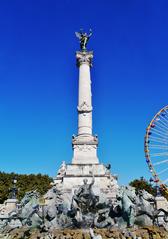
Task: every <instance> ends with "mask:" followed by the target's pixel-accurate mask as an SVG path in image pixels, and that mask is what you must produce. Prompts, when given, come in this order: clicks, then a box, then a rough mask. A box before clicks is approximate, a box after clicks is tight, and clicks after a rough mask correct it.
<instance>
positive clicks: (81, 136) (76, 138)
mask: <svg viewBox="0 0 168 239" xmlns="http://www.w3.org/2000/svg"><path fill="white" fill-rule="evenodd" d="M91 35H92V32H91V31H90V33H89V34H87V33H83V32H82V31H81V32H76V36H77V37H78V38H79V41H80V48H81V49H80V51H77V52H76V61H77V66H78V68H79V88H78V106H77V110H78V133H77V135H73V137H72V148H73V158H72V163H71V164H65V162H63V163H62V165H61V167H60V169H59V171H58V174H57V177H56V179H55V184H57V185H58V184H59V185H60V186H62V188H63V189H64V192H65V193H66V192H67V193H69V192H73V191H74V189H76V188H78V187H79V186H80V185H82V184H83V183H84V182H85V183H86V181H87V182H88V183H91V181H92V178H93V176H94V185H93V188H94V189H95V190H96V189H97V190H100V191H101V192H103V193H106V195H107V198H109V199H111V200H114V199H115V198H116V190H117V188H118V185H117V177H116V176H114V175H112V174H111V172H110V168H111V166H110V164H108V165H104V164H100V163H99V159H98V156H97V148H98V137H97V136H95V135H93V132H92V111H93V107H92V92H91V74H90V68H91V67H92V59H93V51H88V50H87V48H86V45H87V42H88V40H89V38H90V36H91Z"/></svg>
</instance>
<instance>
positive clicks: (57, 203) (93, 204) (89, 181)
mask: <svg viewBox="0 0 168 239" xmlns="http://www.w3.org/2000/svg"><path fill="white" fill-rule="evenodd" d="M91 35H92V32H91V31H90V33H89V34H87V33H84V32H83V31H80V32H77V33H76V36H77V37H78V38H79V42H80V51H77V52H76V60H77V66H78V67H79V92H78V107H77V109H78V132H77V135H74V136H73V137H72V148H73V158H72V162H71V164H66V163H65V162H63V163H62V165H61V166H60V168H59V170H58V173H57V176H56V178H55V180H54V183H53V185H52V187H51V188H50V189H49V190H48V192H47V193H46V194H45V195H39V193H38V192H37V191H36V190H34V191H30V192H26V194H25V195H24V197H23V198H22V200H21V201H20V202H18V201H17V200H16V198H15V196H16V195H15V192H14V198H11V199H8V200H6V201H5V202H4V204H3V205H1V206H0V238H6V239H12V238H46V239H47V238H57V239H60V238H78V239H82V238H91V239H101V238H103V239H104V238H118V239H119V238H123V239H124V238H132V239H133V238H149V237H150V238H151V239H152V238H153V239H154V238H158V239H159V238H168V237H167V235H168V233H166V232H165V233H166V234H164V235H165V236H164V235H163V233H164V232H163V230H159V228H158V226H159V227H164V229H166V230H168V202H167V200H166V199H165V198H164V197H162V196H161V195H156V197H155V196H153V195H151V194H150V193H148V192H146V191H145V190H140V189H135V188H133V187H131V186H120V187H119V186H118V183H117V177H116V176H114V175H112V174H111V171H110V169H111V167H110V164H108V165H104V164H101V163H99V159H98V156H97V147H98V137H97V136H94V135H93V133H92V94H91V77H90V68H91V66H92V59H93V52H92V51H88V50H87V48H86V46H87V43H88V40H89V38H90V36H91ZM14 189H15V187H14ZM41 196H42V197H41ZM142 226H145V227H144V229H140V228H141V227H142ZM153 226H157V228H156V229H155V228H154V227H153ZM93 227H94V228H98V230H99V231H98V232H99V233H101V235H97V236H95V235H94V231H93V229H92V228H93ZM89 228H90V236H89V235H86V234H87V233H88V231H86V230H88V229H89ZM105 228H106V231H105V230H104V229H105ZM136 228H138V230H136ZM34 229H36V230H34ZM83 229H86V230H83ZM101 229H103V230H102V231H101ZM113 229H114V230H113ZM139 229H140V230H139ZM66 230H70V231H66ZM153 230H154V231H153ZM66 233H67V234H66ZM68 233H70V234H68ZM144 233H146V234H144ZM35 234H36V236H35ZM18 235H20V237H19V236H18ZM65 235H70V236H67V237H66V236H65ZM144 235H146V236H144ZM149 235H150V236H149ZM152 235H154V237H153V236H152ZM31 236H32V237H31ZM88 236H89V237H88Z"/></svg>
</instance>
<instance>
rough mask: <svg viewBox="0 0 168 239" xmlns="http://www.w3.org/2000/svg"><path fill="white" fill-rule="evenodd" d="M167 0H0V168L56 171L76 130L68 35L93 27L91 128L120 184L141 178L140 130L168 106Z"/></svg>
mask: <svg viewBox="0 0 168 239" xmlns="http://www.w3.org/2000/svg"><path fill="white" fill-rule="evenodd" d="M167 7H168V3H167V1H156V0H151V1H149V0H141V1H137V0H132V1H131V0H127V1H125V0H119V1H111V0H97V1H95V0H93V1H89V0H85V1H76V0H57V1H54V0H53V1H52V0H50V1H42V0H41V1H37V0H33V1H30V0H29V1H26V0H25V1H22V0H16V1H13V0H5V1H1V2H0V32H1V37H0V162H1V166H0V170H1V171H5V172H12V171H14V172H17V173H39V172H40V173H45V174H49V175H50V176H54V175H56V171H57V169H58V167H59V165H60V164H61V162H62V161H63V160H65V161H66V162H71V159H72V148H71V136H72V134H74V133H76V132H77V110H76V109H77V87H78V69H77V68H76V65H75V51H76V50H78V49H79V44H78V41H77V39H76V38H75V35H74V32H75V31H77V30H79V29H80V28H81V27H82V28H84V29H86V30H88V29H89V28H92V30H93V37H92V38H91V40H90V42H89V45H88V48H89V49H90V50H93V51H94V62H93V63H94V67H93V68H92V70H91V74H92V93H93V108H94V111H93V127H94V133H95V134H98V137H99V141H100V144H99V149H98V155H99V159H100V162H103V163H108V162H110V163H111V165H112V172H113V173H115V174H118V175H119V182H120V183H122V184H126V183H128V182H129V181H130V180H132V179H134V178H139V177H140V176H144V177H146V178H149V177H150V174H149V172H148V169H147V166H146V163H145V158H144V152H143V141H144V135H145V129H146V127H147V125H148V123H149V122H150V120H151V119H152V117H153V116H154V114H155V113H156V112H157V111H158V110H159V109H160V108H162V107H163V106H165V105H167V103H168V99H167V98H168V97H167V95H168V94H167V92H168V88H167V87H168V83H167V79H168V68H167V65H168V31H167V29H168V15H167Z"/></svg>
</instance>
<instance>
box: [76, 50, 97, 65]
mask: <svg viewBox="0 0 168 239" xmlns="http://www.w3.org/2000/svg"><path fill="white" fill-rule="evenodd" d="M92 58H93V52H92V51H85V52H81V51H77V52H76V60H77V66H80V65H81V64H88V65H89V66H92Z"/></svg>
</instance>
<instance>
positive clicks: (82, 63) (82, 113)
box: [76, 52, 93, 135]
mask: <svg viewBox="0 0 168 239" xmlns="http://www.w3.org/2000/svg"><path fill="white" fill-rule="evenodd" d="M92 58H93V53H92V52H77V53H76V59H77V65H78V66H79V94H78V107H77V108H78V135H87V134H88V135H92V99H91V98H92V93H91V79H90V66H91V59H92Z"/></svg>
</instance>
